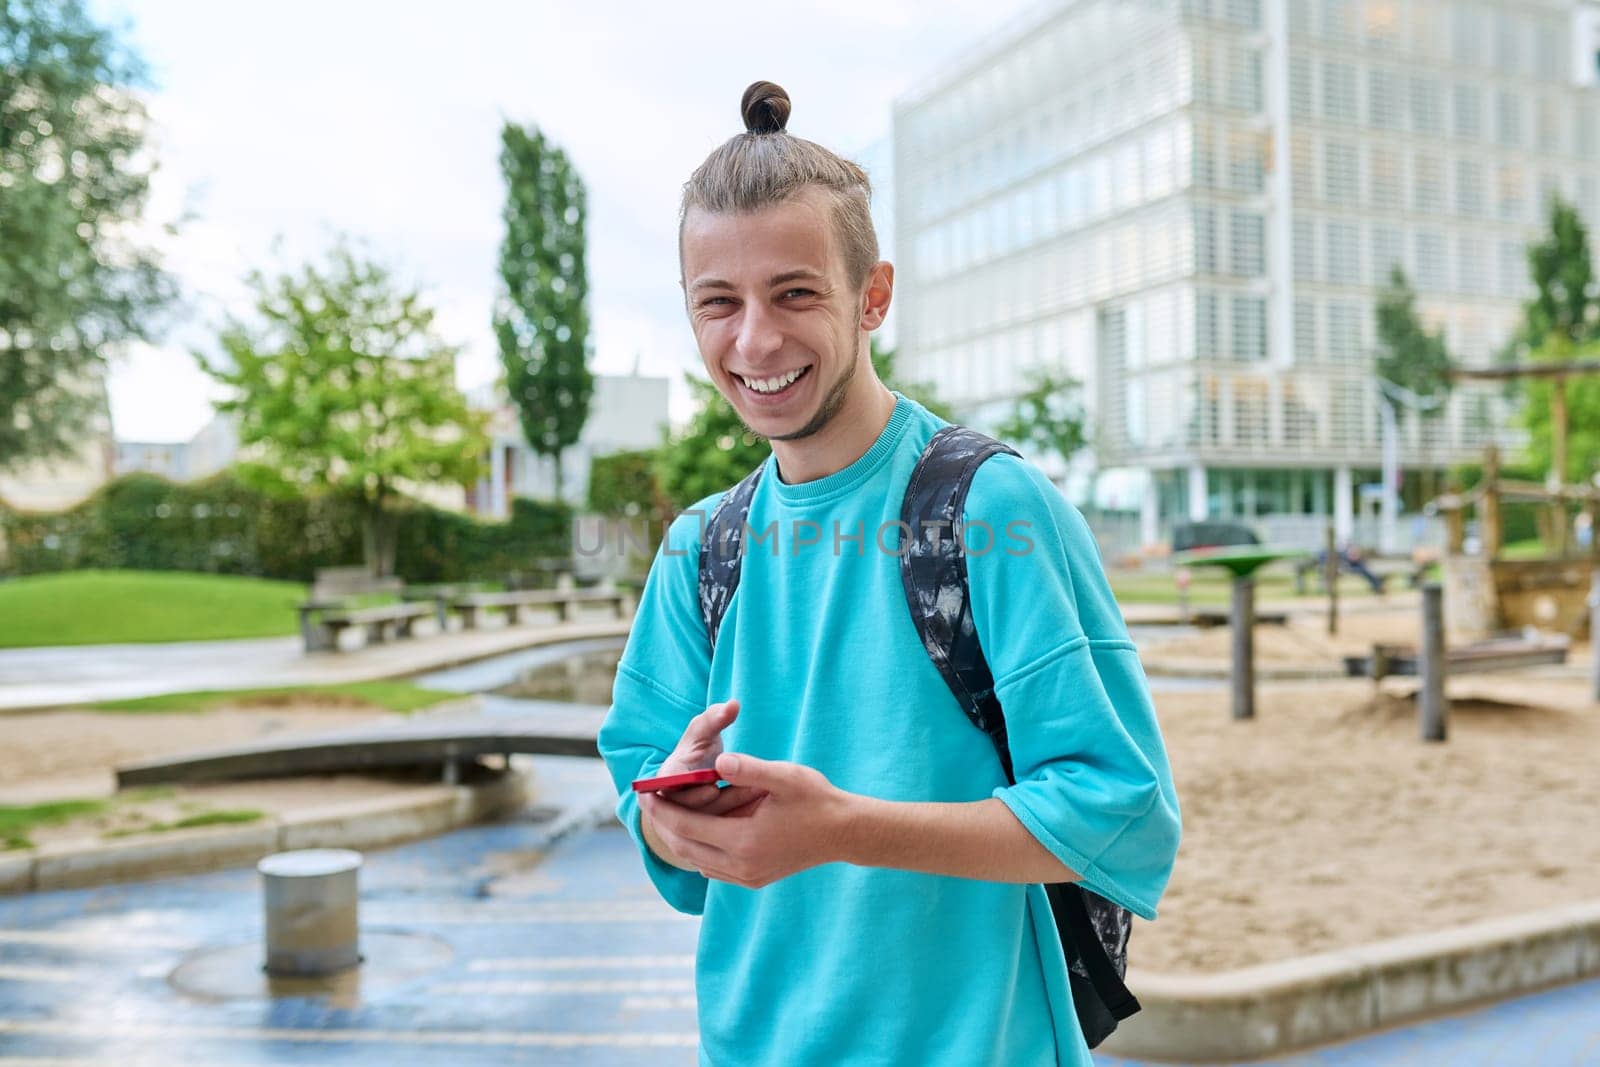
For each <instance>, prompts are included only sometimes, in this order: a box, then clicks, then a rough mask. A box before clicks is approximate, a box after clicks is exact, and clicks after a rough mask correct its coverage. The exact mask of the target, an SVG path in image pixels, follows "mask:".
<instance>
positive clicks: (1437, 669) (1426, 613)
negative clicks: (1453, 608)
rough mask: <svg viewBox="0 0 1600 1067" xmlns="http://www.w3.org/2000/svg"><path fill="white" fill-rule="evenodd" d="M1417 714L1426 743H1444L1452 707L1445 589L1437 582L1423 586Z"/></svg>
mask: <svg viewBox="0 0 1600 1067" xmlns="http://www.w3.org/2000/svg"><path fill="white" fill-rule="evenodd" d="M1421 653H1422V655H1421V657H1420V663H1419V664H1418V666H1419V673H1420V675H1421V678H1422V688H1421V689H1420V690H1418V692H1417V712H1418V718H1419V724H1420V726H1421V728H1422V739H1423V740H1424V741H1443V740H1445V733H1446V730H1447V723H1446V717H1447V716H1448V714H1449V711H1450V706H1449V704H1448V703H1447V702H1446V701H1445V695H1444V683H1445V659H1444V655H1445V651H1444V590H1443V589H1441V588H1440V587H1439V583H1437V582H1429V583H1428V584H1427V585H1425V586H1423V587H1422V648H1421Z"/></svg>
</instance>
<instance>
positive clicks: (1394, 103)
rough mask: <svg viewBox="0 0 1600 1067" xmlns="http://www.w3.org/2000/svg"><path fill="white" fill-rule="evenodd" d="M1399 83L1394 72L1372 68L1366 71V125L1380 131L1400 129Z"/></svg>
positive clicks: (1381, 68)
mask: <svg viewBox="0 0 1600 1067" xmlns="http://www.w3.org/2000/svg"><path fill="white" fill-rule="evenodd" d="M1399 96H1400V92H1399V82H1398V80H1397V79H1396V78H1395V74H1394V71H1392V70H1390V69H1389V68H1387V67H1373V68H1372V69H1371V70H1369V71H1367V123H1368V125H1371V126H1375V127H1377V128H1378V129H1380V130H1394V129H1398V128H1399V127H1400V106H1399V99H1398V98H1399Z"/></svg>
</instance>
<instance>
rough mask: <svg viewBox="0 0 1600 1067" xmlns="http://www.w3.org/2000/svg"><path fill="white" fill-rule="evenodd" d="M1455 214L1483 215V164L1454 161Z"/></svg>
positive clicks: (1463, 160) (1462, 160)
mask: <svg viewBox="0 0 1600 1067" xmlns="http://www.w3.org/2000/svg"><path fill="white" fill-rule="evenodd" d="M1456 214H1458V215H1465V216H1467V217H1468V218H1479V217H1481V216H1482V215H1483V164H1481V163H1479V162H1478V161H1477V160H1475V159H1458V160H1456Z"/></svg>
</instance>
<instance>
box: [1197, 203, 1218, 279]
mask: <svg viewBox="0 0 1600 1067" xmlns="http://www.w3.org/2000/svg"><path fill="white" fill-rule="evenodd" d="M1194 269H1195V273H1196V274H1215V273H1217V209H1216V208H1214V207H1208V206H1199V207H1196V208H1195V209H1194Z"/></svg>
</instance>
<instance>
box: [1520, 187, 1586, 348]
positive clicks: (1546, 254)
mask: <svg viewBox="0 0 1600 1067" xmlns="http://www.w3.org/2000/svg"><path fill="white" fill-rule="evenodd" d="M1528 273H1529V277H1530V279H1531V280H1532V282H1533V287H1534V297H1533V299H1532V300H1530V301H1528V302H1527V303H1526V304H1525V305H1524V306H1523V323H1524V329H1523V339H1524V340H1525V341H1526V343H1527V345H1528V347H1529V348H1530V349H1534V350H1543V351H1544V352H1545V354H1546V355H1547V356H1549V355H1551V354H1552V353H1551V350H1549V349H1546V348H1545V341H1546V340H1547V339H1548V338H1549V337H1550V335H1552V334H1554V335H1557V336H1559V337H1562V338H1564V339H1566V340H1567V341H1568V342H1570V343H1571V344H1573V345H1579V344H1582V343H1583V342H1585V341H1589V340H1592V339H1594V338H1596V337H1597V336H1600V293H1597V287H1596V283H1595V276H1594V266H1593V264H1592V262H1591V261H1590V258H1589V233H1588V230H1587V229H1586V228H1585V226H1584V224H1583V219H1582V218H1581V217H1580V216H1579V215H1578V211H1577V209H1576V208H1574V207H1573V206H1572V205H1571V204H1569V203H1567V202H1566V201H1565V200H1563V199H1562V198H1561V197H1560V196H1557V197H1555V198H1554V199H1552V200H1551V202H1550V231H1549V233H1548V234H1547V235H1546V236H1545V239H1544V240H1542V241H1538V242H1535V243H1534V244H1531V245H1529V246H1528ZM1568 351H1570V349H1568Z"/></svg>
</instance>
